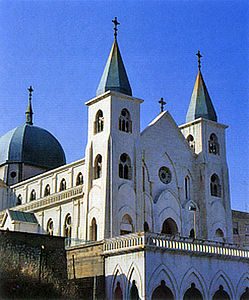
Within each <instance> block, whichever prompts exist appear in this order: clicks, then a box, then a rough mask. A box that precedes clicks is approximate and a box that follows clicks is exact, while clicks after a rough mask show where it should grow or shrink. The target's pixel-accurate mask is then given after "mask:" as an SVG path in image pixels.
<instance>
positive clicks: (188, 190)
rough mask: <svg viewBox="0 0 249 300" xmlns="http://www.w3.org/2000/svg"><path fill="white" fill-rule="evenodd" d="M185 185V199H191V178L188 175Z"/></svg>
mask: <svg viewBox="0 0 249 300" xmlns="http://www.w3.org/2000/svg"><path fill="white" fill-rule="evenodd" d="M184 187H185V200H189V199H190V180H189V177H188V176H186V177H185V180H184Z"/></svg>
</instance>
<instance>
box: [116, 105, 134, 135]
mask: <svg viewBox="0 0 249 300" xmlns="http://www.w3.org/2000/svg"><path fill="white" fill-rule="evenodd" d="M119 130H120V131H123V132H128V133H132V121H131V115H130V112H129V111H128V110H127V109H126V108H123V109H122V110H121V113H120V117H119Z"/></svg>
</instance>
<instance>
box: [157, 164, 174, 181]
mask: <svg viewBox="0 0 249 300" xmlns="http://www.w3.org/2000/svg"><path fill="white" fill-rule="evenodd" d="M158 176H159V178H160V180H161V181H162V183H166V184H167V183H170V181H171V172H170V169H169V168H167V167H161V168H160V169H159V172H158Z"/></svg>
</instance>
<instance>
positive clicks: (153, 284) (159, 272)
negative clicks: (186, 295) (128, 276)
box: [147, 264, 179, 299]
mask: <svg viewBox="0 0 249 300" xmlns="http://www.w3.org/2000/svg"><path fill="white" fill-rule="evenodd" d="M162 280H164V282H165V284H166V286H167V287H168V288H169V289H170V290H171V292H172V294H173V296H174V299H178V298H179V297H178V294H177V291H178V284H177V281H176V279H175V276H174V273H173V272H171V270H170V269H169V268H168V267H167V266H166V265H165V264H160V265H159V266H157V267H156V268H155V270H154V271H153V272H152V274H151V276H150V278H149V280H148V289H147V293H148V296H149V299H151V297H152V294H153V291H154V290H155V289H156V288H157V287H158V286H160V284H161V281H162Z"/></svg>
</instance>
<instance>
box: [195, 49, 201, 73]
mask: <svg viewBox="0 0 249 300" xmlns="http://www.w3.org/2000/svg"><path fill="white" fill-rule="evenodd" d="M195 55H196V56H198V69H199V70H201V57H202V55H201V53H200V50H198V52H197V53H196V54H195Z"/></svg>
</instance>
